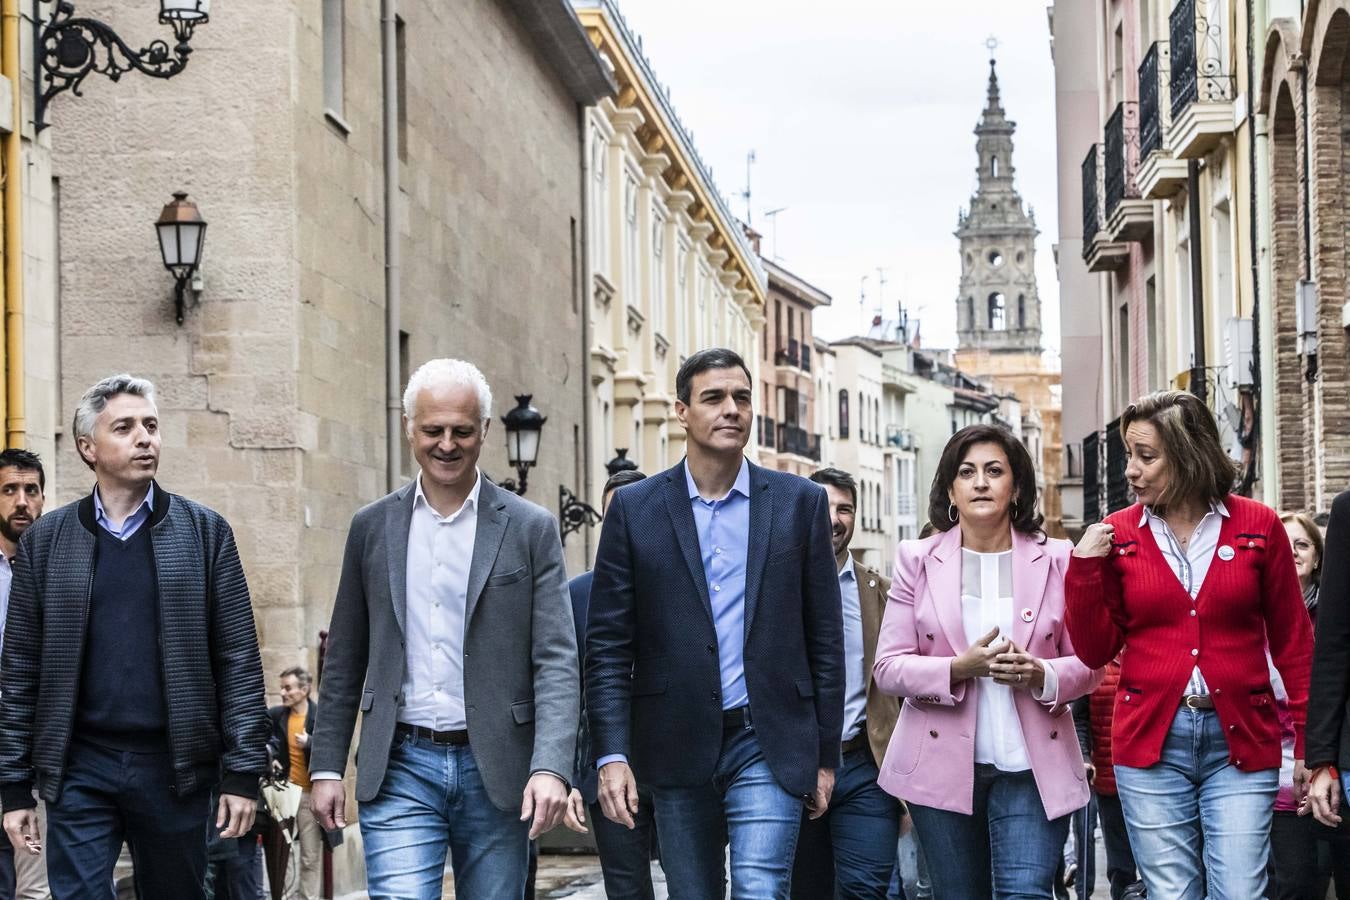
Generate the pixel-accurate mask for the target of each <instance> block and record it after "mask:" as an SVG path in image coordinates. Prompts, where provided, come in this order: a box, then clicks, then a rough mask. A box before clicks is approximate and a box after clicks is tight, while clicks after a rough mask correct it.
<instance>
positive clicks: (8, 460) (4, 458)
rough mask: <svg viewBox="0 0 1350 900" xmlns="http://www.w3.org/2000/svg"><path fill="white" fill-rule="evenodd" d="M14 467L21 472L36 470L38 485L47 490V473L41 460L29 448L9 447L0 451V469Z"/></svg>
mask: <svg viewBox="0 0 1350 900" xmlns="http://www.w3.org/2000/svg"><path fill="white" fill-rule="evenodd" d="M11 467H12V468H15V469H18V470H20V471H22V472H36V473H37V474H38V487H40V488H42V490H43V491H44V492H45V491H46V490H47V473H46V472H44V471H43V469H42V460H41V459H39V458H38V455H37V454H36V453H34V452H33V451H31V450H18V449H9V450H4V451H0V469H6V468H11Z"/></svg>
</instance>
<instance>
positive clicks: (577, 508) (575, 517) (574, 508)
mask: <svg viewBox="0 0 1350 900" xmlns="http://www.w3.org/2000/svg"><path fill="white" fill-rule="evenodd" d="M558 522H559V524H560V525H561V527H562V542H563V543H564V544H565V543H567V536H568V535H569V534H571V533H572V532H574V531H580V530H581V529H582V528H584V527H585V526H587V525H597V524H599V522H600V513H598V512H596V511H595V507H593V506H591V505H590V504H589V503H583V502H582V501H580V500H578V499H577V496H576V494H573V493H572V492H571V491H569V490H568V489H567V488H566V487H565V486H564V485H558Z"/></svg>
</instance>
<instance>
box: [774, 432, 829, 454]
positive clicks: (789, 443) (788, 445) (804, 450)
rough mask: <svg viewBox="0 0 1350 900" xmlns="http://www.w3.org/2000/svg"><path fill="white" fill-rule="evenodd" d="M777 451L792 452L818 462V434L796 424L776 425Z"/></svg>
mask: <svg viewBox="0 0 1350 900" xmlns="http://www.w3.org/2000/svg"><path fill="white" fill-rule="evenodd" d="M778 452H779V453H794V454H796V455H797V456H805V457H806V458H807V459H809V460H812V461H814V462H820V435H818V434H812V433H810V432H809V431H807V430H806V429H805V428H799V427H797V426H796V425H779V426H778Z"/></svg>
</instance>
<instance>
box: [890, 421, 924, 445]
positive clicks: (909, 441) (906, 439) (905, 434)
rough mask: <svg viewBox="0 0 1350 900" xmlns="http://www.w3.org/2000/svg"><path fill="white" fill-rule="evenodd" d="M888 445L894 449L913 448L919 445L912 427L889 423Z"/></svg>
mask: <svg viewBox="0 0 1350 900" xmlns="http://www.w3.org/2000/svg"><path fill="white" fill-rule="evenodd" d="M886 446H887V447H890V448H891V449H894V450H913V449H915V448H916V447H917V446H918V441H917V440H916V439H915V437H914V432H913V431H911V430H910V429H908V428H901V427H899V426H898V425H887V426H886Z"/></svg>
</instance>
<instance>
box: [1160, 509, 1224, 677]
mask: <svg viewBox="0 0 1350 900" xmlns="http://www.w3.org/2000/svg"><path fill="white" fill-rule="evenodd" d="M1226 518H1228V507H1226V506H1224V505H1223V501H1219V502H1217V503H1211V504H1210V506H1209V512H1207V513H1205V517H1204V518H1203V519H1201V520H1200V524H1199V525H1197V526H1196V527H1195V532H1194V533H1193V534H1192V535H1191V542H1190V544H1189V545H1188V546H1187V547H1186V549H1185V550H1182V549H1181V542H1180V541H1178V540H1177V538H1176V535H1175V534H1173V533H1172V529H1171V527H1170V526H1168V524H1167V522H1165V521H1164V520H1163V519H1162V518H1161V517H1160V516H1155V515H1154V514H1153V511H1152V510H1150V509H1149V508H1148V507H1147V506H1145V507H1144V515H1143V516H1142V517H1140V519H1139V527H1140V528H1143V527H1144V523H1145V522H1147V523H1148V527H1149V530H1150V531H1151V532H1153V540H1154V542H1155V543H1157V545H1158V549H1159V550H1161V551H1162V555H1163V559H1165V560H1167V565H1168V566H1170V567H1171V569H1172V574H1174V575H1176V576H1177V581H1180V582H1181V587H1182V589H1183V590H1184V591H1186V592H1187V593H1188V594H1190V595H1191V615H1192V616H1194V615H1196V610H1195V596H1196V594H1199V593H1200V588H1201V586H1202V585H1204V583H1205V576H1206V575H1208V574H1209V564H1210V563H1212V562H1213V561H1214V553H1215V551H1217V550H1218V549H1219V531H1220V530H1221V529H1222V528H1223V520H1224V519H1226ZM1186 693H1188V694H1208V693H1209V685H1207V684H1205V677H1204V676H1203V675H1201V674H1200V667H1199V666H1196V667H1195V668H1194V669H1192V670H1191V680H1190V682H1189V683H1188V684H1187V685H1186Z"/></svg>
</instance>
